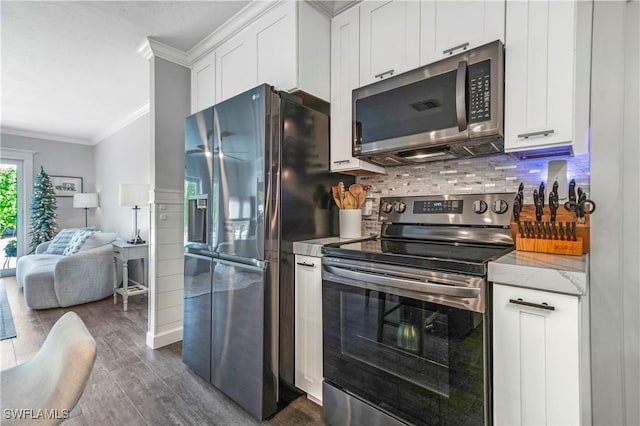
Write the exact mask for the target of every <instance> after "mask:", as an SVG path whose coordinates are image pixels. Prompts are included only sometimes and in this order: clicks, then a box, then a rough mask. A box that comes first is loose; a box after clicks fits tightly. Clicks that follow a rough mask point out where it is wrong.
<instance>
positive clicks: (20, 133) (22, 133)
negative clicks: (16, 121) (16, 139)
mask: <svg viewBox="0 0 640 426" xmlns="http://www.w3.org/2000/svg"><path fill="white" fill-rule="evenodd" d="M0 132H1V133H2V134H5V135H13V136H22V137H25V138H34V139H45V140H49V141H56V142H65V143H75V144H80V145H93V143H92V142H91V141H90V140H89V139H79V138H70V137H67V136H61V135H53V134H50V133H41V132H33V131H30V130H20V129H13V128H10V127H2V128H1V129H0Z"/></svg>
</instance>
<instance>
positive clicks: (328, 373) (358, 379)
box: [323, 281, 485, 425]
mask: <svg viewBox="0 0 640 426" xmlns="http://www.w3.org/2000/svg"><path fill="white" fill-rule="evenodd" d="M323 327H324V333H323V334H324V376H325V380H327V381H329V382H332V383H333V384H335V385H337V386H339V387H341V388H343V389H345V390H347V391H349V392H351V393H352V394H354V395H356V396H358V397H360V398H361V399H364V400H365V401H367V402H369V403H371V404H373V405H375V406H377V407H379V408H381V409H383V410H385V411H389V412H391V413H392V414H394V415H396V416H398V417H400V418H401V419H403V420H405V421H408V422H410V423H415V424H424V425H430V424H443V423H447V424H483V422H484V414H485V412H484V410H485V404H484V398H485V384H484V377H485V376H484V371H485V370H484V368H485V360H484V326H483V316H482V314H478V313H474V312H470V311H465V310H462V309H456V308H451V307H447V306H444V305H438V304H435V303H430V302H424V301H420V300H415V299H411V298H406V297H401V296H398V295H394V294H389V293H382V292H377V291H373V290H364V289H361V288H357V287H352V286H347V285H343V284H336V283H333V282H328V281H325V282H323Z"/></svg>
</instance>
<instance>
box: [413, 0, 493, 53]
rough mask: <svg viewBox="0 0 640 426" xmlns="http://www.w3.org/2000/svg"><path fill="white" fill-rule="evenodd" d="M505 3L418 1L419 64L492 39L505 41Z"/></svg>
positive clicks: (448, 0)
mask: <svg viewBox="0 0 640 426" xmlns="http://www.w3.org/2000/svg"><path fill="white" fill-rule="evenodd" d="M504 15H505V3H504V1H496V0H486V1H471V0H462V1H451V0H421V1H420V65H426V64H429V63H432V62H435V61H437V60H439V59H442V58H443V57H447V56H450V55H455V54H457V53H460V52H462V51H464V50H466V49H472V48H474V47H478V46H482V45H483V44H486V43H490V42H492V41H495V40H502V42H504Z"/></svg>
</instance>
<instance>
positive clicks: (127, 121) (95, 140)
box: [91, 102, 151, 145]
mask: <svg viewBox="0 0 640 426" xmlns="http://www.w3.org/2000/svg"><path fill="white" fill-rule="evenodd" d="M150 110H151V106H150V103H149V102H147V103H146V104H144V105H142V106H141V107H140V108H138V109H137V110H135V111H134V112H132V113H131V114H129V115H128V116H127V117H126V118H125V119H124V120H122V121H120V122H118V123H117V124H115V125H113V126H111V127H110V128H109V129H108V130H106V131H104V132H102V133H100V134H99V135H98V136H96V137H94V138H93V139H92V140H91V143H92V145H96V144H99V143H100V142H102V141H103V140H105V139H107V138H108V137H109V136H111V135H113V134H114V133H116V132H117V131H119V130H122V129H123V128H125V127H126V126H128V125H129V124H131V123H133V122H134V121H136V120H137V119H138V118H140V117H143V116H144V115H146V114H148V113H149V111H150Z"/></svg>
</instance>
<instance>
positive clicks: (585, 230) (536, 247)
mask: <svg viewBox="0 0 640 426" xmlns="http://www.w3.org/2000/svg"><path fill="white" fill-rule="evenodd" d="M527 221H528V222H535V221H536V207H535V206H534V205H533V204H525V205H523V206H522V211H521V212H520V222H521V223H523V222H527ZM542 221H543V222H549V221H551V211H550V210H549V206H548V205H546V204H545V206H544V208H543V211H542ZM558 222H562V224H563V225H565V224H566V223H567V222H576V233H577V235H578V238H577V241H568V240H551V239H543V238H525V237H524V236H522V235H520V232H519V231H518V224H517V223H516V222H515V221H514V219H513V216H512V217H511V234H512V236H513V241H514V242H515V243H516V250H519V251H534V252H538V253H553V254H568V255H574V256H581V255H583V254H585V253H589V215H586V217H585V223H577V222H578V218H577V216H576V214H575V213H574V212H569V211H567V210H566V209H565V208H564V206H563V205H562V204H560V206H559V207H558V211H557V212H556V225H557V223H558Z"/></svg>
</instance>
